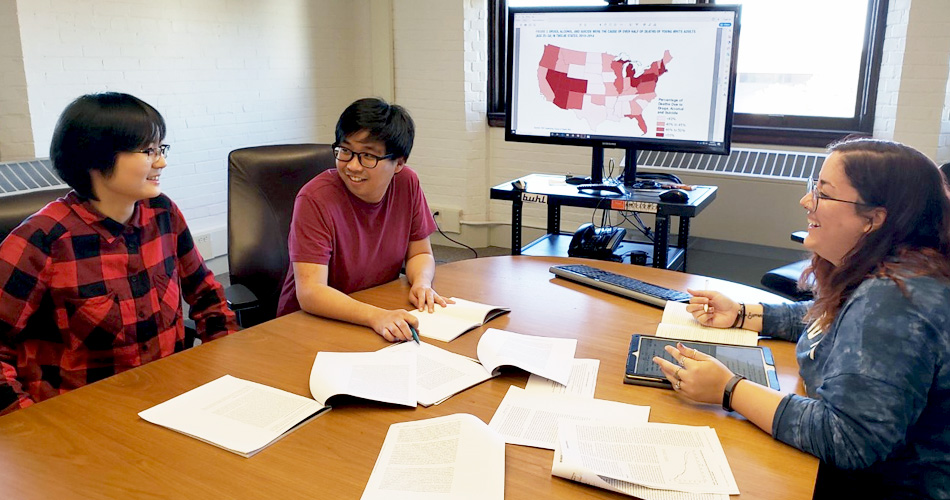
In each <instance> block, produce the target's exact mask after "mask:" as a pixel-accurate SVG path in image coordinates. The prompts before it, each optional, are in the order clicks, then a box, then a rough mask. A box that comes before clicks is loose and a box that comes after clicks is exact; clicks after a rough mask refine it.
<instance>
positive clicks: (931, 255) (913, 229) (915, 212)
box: [802, 139, 950, 328]
mask: <svg viewBox="0 0 950 500" xmlns="http://www.w3.org/2000/svg"><path fill="white" fill-rule="evenodd" d="M829 152H830V153H831V154H834V155H836V157H837V158H838V159H839V160H840V161H841V163H842V165H843V166H844V173H845V175H846V176H847V177H848V181H849V182H850V183H851V185H852V186H853V187H854V188H855V190H857V192H858V195H859V196H860V199H861V200H862V201H863V202H864V203H867V204H868V205H871V206H861V205H854V207H855V210H857V211H858V213H859V214H862V213H870V212H872V211H874V210H876V209H877V208H878V207H881V208H884V209H885V210H886V211H887V216H886V217H885V219H884V223H883V224H882V225H881V226H880V227H879V228H877V229H876V230H874V231H871V232H868V233H866V234H865V235H864V236H863V237H861V239H860V240H858V242H857V244H856V245H855V246H854V248H852V249H851V250H850V251H849V252H848V253H847V254H846V255H845V256H844V258H843V259H842V261H841V263H840V265H838V266H835V265H833V264H832V263H831V262H829V261H827V260H826V259H824V258H822V257H820V256H818V255H817V254H816V255H814V256H813V257H812V263H811V267H810V268H809V269H808V270H806V272H805V273H804V276H803V278H802V279H803V282H804V280H807V279H808V275H809V274H813V275H814V277H815V285H814V287H815V297H816V300H815V303H814V305H813V306H812V308H811V309H810V310H809V312H808V314H807V315H806V319H808V320H814V319H818V320H820V323H821V326H822V327H825V328H827V327H828V326H829V325H830V324H831V322H832V321H833V320H834V317H835V315H836V314H837V313H838V310H839V309H840V308H841V306H842V305H843V304H844V302H845V301H846V300H847V299H848V297H850V296H851V294H852V293H853V292H854V290H855V289H856V288H857V287H858V285H860V284H861V282H862V281H864V279H865V278H867V277H868V276H872V275H876V276H879V277H887V278H890V279H891V280H893V281H894V282H895V283H896V284H897V285H898V286H899V287H900V288H901V289H902V290H903V289H904V287H903V282H902V280H901V278H902V277H906V276H908V275H928V276H935V277H940V278H944V279H947V280H950V199H948V197H947V193H946V191H945V189H944V185H945V184H944V181H943V179H942V178H941V174H940V171H939V170H938V168H937V165H936V164H935V163H934V162H933V161H931V160H930V159H929V158H927V157H926V156H925V155H924V154H923V153H921V152H920V151H917V150H916V149H914V148H911V147H909V146H905V145H903V144H898V143H895V142H888V141H881V140H874V139H858V140H846V141H844V142H840V143H837V144H833V145H832V146H831V147H829Z"/></svg>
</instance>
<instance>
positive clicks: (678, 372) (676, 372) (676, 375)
mask: <svg viewBox="0 0 950 500" xmlns="http://www.w3.org/2000/svg"><path fill="white" fill-rule="evenodd" d="M682 369H683V367H682V366H677V367H676V371H675V372H673V377H675V378H676V380H680V370H682Z"/></svg>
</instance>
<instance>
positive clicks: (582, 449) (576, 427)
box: [552, 421, 739, 495]
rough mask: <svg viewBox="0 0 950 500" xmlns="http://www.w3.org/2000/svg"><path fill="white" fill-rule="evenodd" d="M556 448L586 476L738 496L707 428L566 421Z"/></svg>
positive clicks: (722, 455)
mask: <svg viewBox="0 0 950 500" xmlns="http://www.w3.org/2000/svg"><path fill="white" fill-rule="evenodd" d="M557 450H558V451H557V453H556V454H555V456H557V455H558V454H560V455H562V456H564V457H566V459H565V460H567V461H568V462H569V463H572V464H577V466H578V467H580V468H581V473H582V474H584V475H586V474H588V473H592V474H595V475H598V476H604V477H608V478H611V479H615V480H619V481H623V482H627V483H634V484H639V485H641V486H646V487H648V488H653V489H658V490H673V491H682V492H687V493H716V494H725V495H738V494H739V487H738V486H737V485H736V480H735V478H734V477H733V475H732V470H731V469H730V468H729V463H728V461H727V460H726V455H725V453H724V452H723V450H722V445H721V444H720V442H719V437H718V436H717V435H716V431H715V430H714V429H712V428H710V427H693V426H686V425H674V424H660V423H644V424H624V425H618V424H613V423H601V422H575V421H564V422H562V423H561V424H560V425H559V426H558V438H557ZM552 473H553V468H552ZM562 477H563V476H562Z"/></svg>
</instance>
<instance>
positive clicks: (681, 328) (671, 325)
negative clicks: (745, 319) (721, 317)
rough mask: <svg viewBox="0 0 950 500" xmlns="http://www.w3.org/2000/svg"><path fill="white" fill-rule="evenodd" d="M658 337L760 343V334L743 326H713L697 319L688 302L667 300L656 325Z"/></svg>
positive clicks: (747, 344)
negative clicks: (687, 305)
mask: <svg viewBox="0 0 950 500" xmlns="http://www.w3.org/2000/svg"><path fill="white" fill-rule="evenodd" d="M656 336H657V337H666V338H668V339H676V340H695V341H699V342H712V343H714V344H733V345H745V346H753V347H754V346H756V345H758V344H759V334H758V333H756V332H753V331H751V330H743V329H741V328H711V327H708V326H703V325H702V324H700V323H699V321H696V318H694V317H693V315H692V314H690V313H689V312H687V311H686V304H683V303H682V302H673V301H672V300H670V301H667V303H666V307H665V308H663V318H662V319H661V320H660V324H659V326H657V327H656Z"/></svg>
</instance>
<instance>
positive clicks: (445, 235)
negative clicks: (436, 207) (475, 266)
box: [432, 212, 478, 259]
mask: <svg viewBox="0 0 950 500" xmlns="http://www.w3.org/2000/svg"><path fill="white" fill-rule="evenodd" d="M436 215H439V212H436V213H434V214H432V220H433V221H434V222H435V228H436V229H438V230H439V234H441V235H442V236H444V237H445V239H447V240H449V241H451V242H452V243H455V244H456V245H462V246H463V247H465V248H467V249H469V250H471V251H472V253H473V254H475V258H476V259H477V258H478V252H476V251H475V249H474V248H472V247H470V246H468V245H466V244H465V243H462V242H461V241H455V240H453V239H452V238H449V235H447V234H445V233H444V232H442V228H441V227H439V221H437V220H435V216H436Z"/></svg>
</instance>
